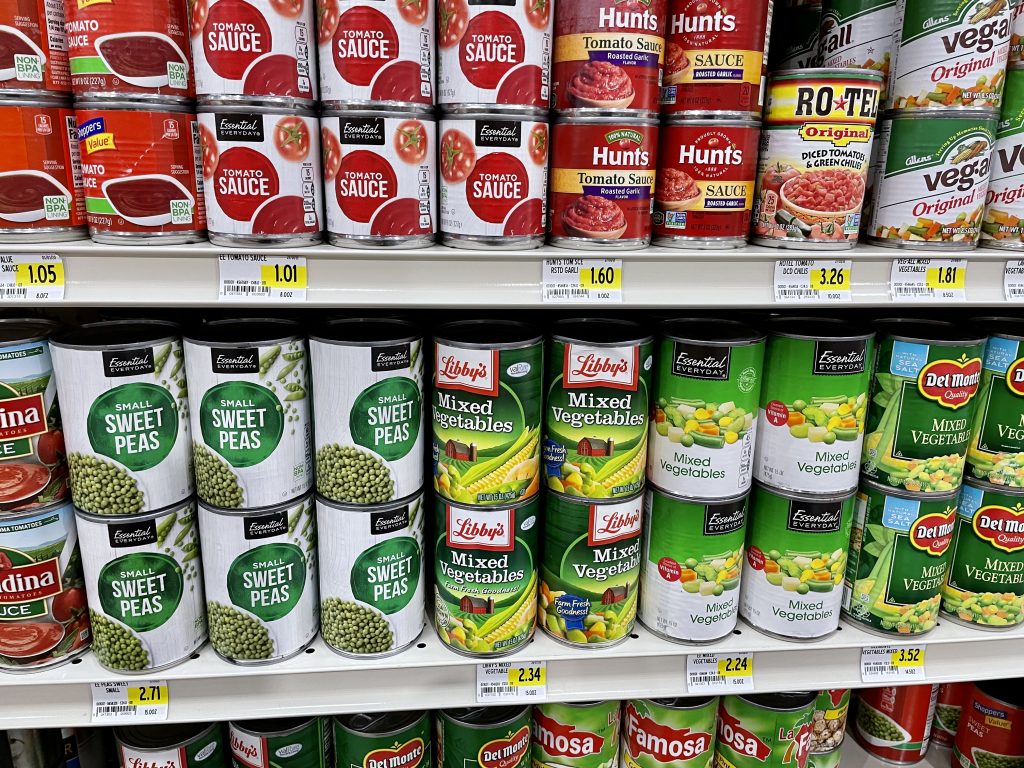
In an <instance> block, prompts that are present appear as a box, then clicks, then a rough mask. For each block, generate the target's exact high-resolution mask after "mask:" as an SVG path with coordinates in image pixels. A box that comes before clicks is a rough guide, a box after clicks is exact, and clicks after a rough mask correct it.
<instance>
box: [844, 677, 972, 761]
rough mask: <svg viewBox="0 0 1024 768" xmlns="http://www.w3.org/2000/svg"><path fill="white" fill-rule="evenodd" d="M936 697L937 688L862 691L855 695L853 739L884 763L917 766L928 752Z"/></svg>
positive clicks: (915, 686) (917, 686)
mask: <svg viewBox="0 0 1024 768" xmlns="http://www.w3.org/2000/svg"><path fill="white" fill-rule="evenodd" d="M938 694H939V686H937V685H907V686H903V687H900V688H896V687H893V686H883V687H881V688H862V689H861V690H859V691H857V716H856V718H855V720H854V726H853V729H852V730H853V738H854V739H856V740H857V743H858V744H860V745H861V746H862V747H863V748H864V750H865V751H866V752H868V753H869V754H871V755H872V756H873V757H877V758H879V759H880V760H883V761H885V762H887V763H895V764H897V765H909V764H912V763H916V762H918V761H919V760H920V759H921V758H923V757H924V755H925V753H926V752H927V751H928V742H929V740H930V737H931V733H932V717H933V716H934V714H935V700H936V698H937V697H938ZM954 764H955V763H954Z"/></svg>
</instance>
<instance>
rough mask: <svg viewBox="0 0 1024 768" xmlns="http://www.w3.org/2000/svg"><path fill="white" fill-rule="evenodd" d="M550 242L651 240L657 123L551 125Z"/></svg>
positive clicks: (588, 120) (630, 243)
mask: <svg viewBox="0 0 1024 768" xmlns="http://www.w3.org/2000/svg"><path fill="white" fill-rule="evenodd" d="M552 146H553V154H552V158H553V159H552V163H551V218H550V223H549V224H548V232H549V234H550V241H551V244H552V245H557V246H560V247H562V248H580V249H590V248H609V249H613V248H643V247H645V246H647V245H649V244H650V242H651V233H652V224H651V213H652V211H653V210H654V180H655V168H656V167H657V156H658V123H657V121H655V120H646V119H639V118H633V119H629V118H623V119H619V118H606V117H575V118H563V119H560V120H559V121H558V122H556V123H555V126H554V129H553V131H552Z"/></svg>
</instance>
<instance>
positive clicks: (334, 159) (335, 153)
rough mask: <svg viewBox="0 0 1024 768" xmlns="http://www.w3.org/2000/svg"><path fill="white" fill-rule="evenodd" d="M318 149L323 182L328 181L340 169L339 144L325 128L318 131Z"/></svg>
mask: <svg viewBox="0 0 1024 768" xmlns="http://www.w3.org/2000/svg"><path fill="white" fill-rule="evenodd" d="M320 147H321V150H322V154H323V158H322V164H323V169H324V180H325V181H330V180H331V179H333V178H334V177H335V176H337V175H338V169H340V168H341V142H339V141H338V137H337V136H335V135H334V134H333V133H332V132H331V131H330V130H328V129H327V128H326V127H324V128H321V129H320Z"/></svg>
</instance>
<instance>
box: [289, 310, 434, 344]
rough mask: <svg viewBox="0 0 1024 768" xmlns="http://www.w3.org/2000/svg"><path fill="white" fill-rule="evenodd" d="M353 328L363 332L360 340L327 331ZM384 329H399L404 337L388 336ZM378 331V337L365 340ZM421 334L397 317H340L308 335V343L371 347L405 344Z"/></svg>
mask: <svg viewBox="0 0 1024 768" xmlns="http://www.w3.org/2000/svg"><path fill="white" fill-rule="evenodd" d="M343 327H344V328H353V329H359V330H365V333H364V334H363V335H362V337H361V338H356V337H357V336H359V334H356V333H352V334H342V333H340V332H339V333H335V334H331V333H329V331H331V330H333V329H338V330H339V331H340V329H341V328H343ZM385 327H394V328H401V329H402V330H403V331H407V333H406V334H405V335H399V334H396V335H388V334H385V333H384V329H385ZM377 331H380V334H379V335H376V336H374V337H373V338H367V337H368V336H369V335H370V334H374V333H376V332H377ZM422 338H423V336H422V334H419V333H417V332H416V326H414V325H413V324H412V323H410V322H409V321H408V320H402V319H400V318H397V317H340V318H337V319H335V320H329V321H328V322H326V323H324V324H323V325H322V326H321V328H320V331H319V333H315V334H310V336H309V340H310V341H318V342H320V343H321V344H332V345H336V346H345V347H373V346H376V345H378V344H405V343H412V342H414V341H418V340H419V339H422Z"/></svg>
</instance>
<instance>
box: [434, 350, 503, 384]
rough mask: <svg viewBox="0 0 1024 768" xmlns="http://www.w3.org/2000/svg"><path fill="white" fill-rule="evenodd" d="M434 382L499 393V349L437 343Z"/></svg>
mask: <svg viewBox="0 0 1024 768" xmlns="http://www.w3.org/2000/svg"><path fill="white" fill-rule="evenodd" d="M434 370H435V371H436V373H435V374H434V382H435V384H436V385H437V386H438V387H439V388H440V389H461V390H462V391H464V392H472V393H475V394H478V395H487V396H488V397H497V396H498V387H499V385H500V382H499V381H498V352H497V350H486V349H461V348H458V347H450V346H448V345H446V344H441V343H436V344H434Z"/></svg>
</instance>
